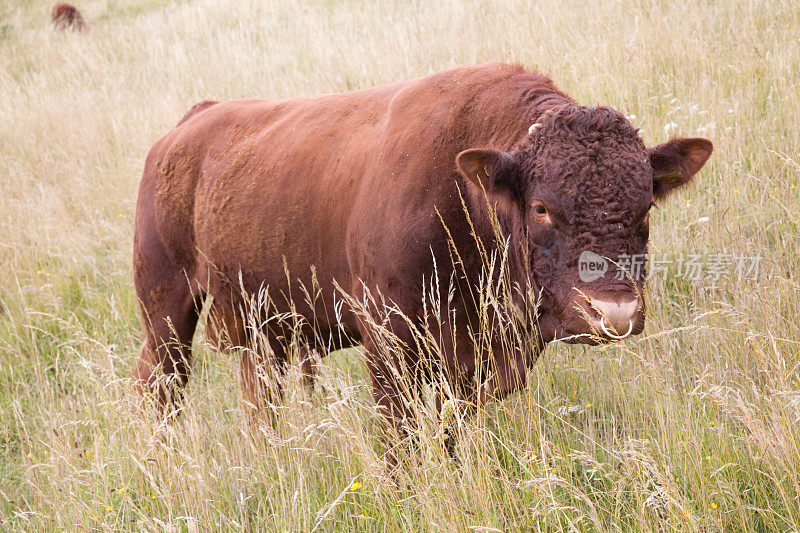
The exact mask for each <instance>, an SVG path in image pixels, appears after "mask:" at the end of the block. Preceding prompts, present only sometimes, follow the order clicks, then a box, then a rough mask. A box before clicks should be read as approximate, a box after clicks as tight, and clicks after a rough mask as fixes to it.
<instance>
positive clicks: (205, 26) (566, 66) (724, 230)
mask: <svg viewBox="0 0 800 533" xmlns="http://www.w3.org/2000/svg"><path fill="white" fill-rule="evenodd" d="M634 4H636V5H634ZM50 5H51V4H50V3H49V2H40V1H25V0H4V1H3V3H2V4H0V529H4V530H9V529H12V530H16V529H31V530H50V529H68V530H75V529H90V528H91V529H101V530H105V529H113V530H118V529H132V530H142V529H144V530H152V531H162V530H166V531H178V530H183V531H196V530H236V531H239V530H242V529H247V530H283V531H314V530H317V531H331V530H364V531H398V530H406V531H420V530H434V531H439V530H444V531H468V530H472V531H496V530H501V531H507V530H508V531H514V530H525V529H526V528H529V529H530V530H535V529H536V528H545V529H551V530H560V529H575V530H581V531H583V530H599V531H628V530H644V531H648V530H658V531H666V530H676V531H684V530H695V531H716V530H726V531H737V530H743V531H745V530H746V531H749V530H773V531H798V530H800V379H799V378H798V365H800V320H798V316H800V283H799V281H798V270H799V269H800V238H799V237H798V218H800V207H798V206H799V205H800V204H798V196H800V187H797V186H796V184H797V183H798V181H800V173H799V172H798V170H799V169H800V167H798V161H800V153H798V152H800V127H798V126H799V124H798V117H800V93H799V92H798V85H797V80H798V79H800V11H798V9H797V6H796V3H794V2H790V1H763V2H744V1H742V2H737V1H732V0H724V1H692V2H686V3H683V4H680V3H676V2H668V1H654V0H644V1H642V2H635V3H634V2H626V1H622V0H610V1H609V0H603V1H600V0H590V1H587V2H575V3H569V2H560V1H555V0H536V1H522V0H502V1H501V0H485V1H477V0H475V1H456V0H441V1H437V2H422V1H408V2H406V1H389V0H377V1H374V2H373V1H358V0H350V1H346V0H341V1H338V0H329V1H308V0H295V1H292V2H281V1H276V0H241V1H236V2H228V1H222V0H197V1H178V2H160V1H154V0H121V1H113V2H112V1H97V0H83V1H81V2H79V7H80V9H81V10H82V12H83V15H84V17H85V18H86V20H87V22H88V24H89V27H90V31H88V32H86V33H84V34H71V33H66V34H57V33H54V32H53V31H52V30H51V29H50V28H49V9H50ZM496 60H502V61H515V62H520V63H523V64H524V65H526V66H528V67H531V68H537V69H540V70H542V71H544V72H546V73H548V74H549V75H551V76H552V77H553V78H554V80H555V81H556V83H557V84H558V85H559V86H560V87H561V88H562V89H564V90H565V91H567V92H568V93H569V94H571V95H573V96H574V97H575V98H576V99H577V100H578V101H580V102H581V103H585V104H596V103H604V104H610V105H613V106H615V107H617V108H618V109H620V110H621V111H622V112H624V113H626V114H628V115H632V116H633V117H635V118H632V122H633V123H634V124H635V125H637V126H638V127H641V128H642V132H643V136H644V138H645V139H646V141H647V142H648V143H651V144H654V143H658V142H663V141H664V140H666V139H668V138H669V136H670V135H673V134H684V135H700V136H707V137H709V138H711V139H712V140H713V141H714V143H715V147H716V151H715V153H714V155H713V157H712V159H711V160H710V162H709V164H708V165H707V166H706V168H705V169H704V170H703V171H702V173H701V174H700V176H699V179H698V182H697V185H696V186H695V187H693V188H692V189H690V190H688V191H685V192H682V193H680V194H677V195H675V196H674V197H673V198H671V199H670V200H669V201H667V202H664V205H662V206H661V208H660V209H659V210H657V211H655V212H654V214H653V219H652V223H651V227H652V228H653V230H652V231H651V235H652V237H651V239H652V245H651V250H652V251H654V252H656V253H660V254H666V255H672V256H678V255H680V254H688V253H690V252H693V251H697V250H699V251H710V252H723V251H725V252H728V253H735V254H745V255H761V257H762V268H761V270H762V272H761V278H760V279H759V281H758V282H749V283H739V282H737V281H736V280H735V279H734V280H722V281H720V282H719V283H717V284H716V287H712V285H713V284H712V283H710V282H701V283H698V284H691V283H688V282H686V281H685V280H682V279H680V278H679V277H677V276H676V275H674V273H673V274H671V275H669V276H667V277H666V278H665V279H663V280H658V281H655V282H654V283H652V284H651V285H650V289H649V295H648V311H649V317H648V323H647V328H646V330H645V334H644V335H643V336H640V337H638V338H636V339H632V340H628V341H626V342H624V343H623V344H620V345H617V346H613V347H608V348H606V349H600V348H582V347H573V348H569V347H567V346H565V345H553V346H551V347H549V348H548V349H547V351H546V352H545V353H544V355H543V356H542V358H541V359H540V361H539V363H538V366H537V368H536V370H535V371H534V372H533V373H532V375H531V378H530V382H529V390H528V391H527V392H525V393H524V394H521V395H518V396H516V397H514V398H511V399H509V400H507V401H505V402H502V403H499V404H494V405H491V406H489V407H488V408H487V410H486V411H485V412H483V413H481V416H479V417H478V419H477V420H475V421H464V422H463V423H462V424H461V426H460V432H461V437H462V438H461V442H462V445H461V457H462V464H461V465H458V464H456V463H454V462H452V461H451V460H449V459H447V458H446V457H445V456H444V455H443V454H442V453H441V450H440V447H439V446H437V445H436V443H437V440H436V438H437V437H436V428H435V427H429V428H427V430H428V433H426V434H425V435H427V437H424V438H422V441H421V442H422V444H421V445H420V449H419V450H418V453H417V455H416V456H415V458H414V460H413V461H411V462H409V464H408V465H407V467H406V468H405V469H404V471H403V473H402V474H401V476H400V480H399V483H398V484H396V485H395V484H393V483H391V482H390V481H389V480H388V479H387V478H386V477H385V475H384V469H383V466H382V464H383V463H382V461H381V455H380V452H381V445H380V440H379V439H378V438H377V435H378V433H379V426H378V425H377V424H376V421H375V410H374V408H373V407H372V403H371V400H370V398H369V392H368V389H367V384H368V382H367V378H366V376H365V371H364V366H363V364H362V363H361V362H360V361H359V353H358V351H357V350H352V351H350V352H348V353H337V354H335V355H334V356H333V357H330V358H328V359H327V360H326V361H325V365H324V368H323V369H322V373H321V374H322V375H321V378H320V384H319V385H320V386H319V387H318V388H317V390H316V392H315V393H314V395H313V396H311V397H308V396H307V395H306V394H305V393H304V392H303V390H302V388H301V387H300V386H299V384H298V383H297V382H296V379H295V378H296V375H293V378H292V379H293V380H294V382H293V384H290V386H289V393H288V398H287V401H286V404H285V408H284V409H283V410H282V411H283V415H282V419H281V422H280V424H279V427H278V430H277V431H274V430H273V429H272V428H271V427H269V426H266V425H261V426H258V425H253V424H248V422H247V418H246V415H245V411H244V410H243V408H242V404H241V401H240V391H239V384H238V379H237V372H238V360H237V358H236V356H235V355H221V354H218V353H215V352H213V351H212V350H210V349H208V348H207V347H205V346H204V345H203V335H202V331H201V332H199V333H198V335H197V338H196V340H197V342H198V343H199V344H200V345H199V347H197V348H196V355H197V360H196V364H195V367H194V368H195V373H194V375H193V378H192V381H191V384H190V387H189V392H188V401H187V406H186V414H185V416H184V418H183V419H182V420H181V421H180V422H179V423H177V424H175V425H173V426H170V427H162V426H160V425H159V424H158V423H156V422H154V421H152V420H150V421H148V420H143V419H141V418H139V417H137V416H136V415H135V414H134V413H135V404H136V398H135V397H134V395H133V394H132V392H131V387H130V381H129V380H128V377H129V375H130V373H131V369H132V364H133V359H134V356H135V354H136V353H137V351H138V348H139V345H140V342H141V329H140V323H139V318H138V313H137V308H136V301H135V295H134V292H133V287H132V282H131V266H130V265H131V242H132V226H133V218H132V214H133V208H134V204H135V199H136V190H137V185H138V181H139V177H140V174H141V170H142V165H143V162H144V158H145V155H146V153H147V151H148V149H149V147H150V146H151V145H152V144H153V143H154V142H155V141H156V139H158V138H159V137H160V136H161V135H162V134H164V133H165V132H166V131H168V130H169V129H170V128H171V127H172V126H173V125H174V124H175V123H176V122H177V120H178V119H179V118H180V117H181V115H182V114H183V113H184V112H185V111H186V110H187V109H188V108H189V107H190V106H191V105H192V104H194V103H195V102H197V101H199V100H202V99H206V98H213V99H220V100H222V99H230V98H238V97H269V98H277V97H284V96H290V95H298V94H308V93H318V92H335V91H346V90H351V89H358V88H364V87H369V86H372V85H375V84H380V83H384V82H389V81H394V80H401V79H406V78H410V77H416V76H420V75H425V74H428V73H432V72H436V71H439V70H442V69H445V68H448V67H452V66H456V65H465V64H473V63H480V62H487V61H496ZM703 217H708V221H707V222H703ZM354 483H356V484H355V485H353V484H354Z"/></svg>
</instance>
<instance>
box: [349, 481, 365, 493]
mask: <svg viewBox="0 0 800 533" xmlns="http://www.w3.org/2000/svg"><path fill="white" fill-rule="evenodd" d="M363 486H364V485H362V484H361V483H353V484H352V485H350V492H355V491H357V490H358V489H360V488H361V487H363Z"/></svg>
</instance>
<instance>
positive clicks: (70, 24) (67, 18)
mask: <svg viewBox="0 0 800 533" xmlns="http://www.w3.org/2000/svg"><path fill="white" fill-rule="evenodd" d="M50 21H51V22H52V24H53V28H55V29H57V30H77V31H81V30H83V29H84V28H85V27H86V23H85V22H84V20H83V16H82V15H81V12H80V11H78V8H76V7H75V6H73V5H71V4H66V3H63V2H59V3H58V4H56V5H54V6H53V9H51V10H50Z"/></svg>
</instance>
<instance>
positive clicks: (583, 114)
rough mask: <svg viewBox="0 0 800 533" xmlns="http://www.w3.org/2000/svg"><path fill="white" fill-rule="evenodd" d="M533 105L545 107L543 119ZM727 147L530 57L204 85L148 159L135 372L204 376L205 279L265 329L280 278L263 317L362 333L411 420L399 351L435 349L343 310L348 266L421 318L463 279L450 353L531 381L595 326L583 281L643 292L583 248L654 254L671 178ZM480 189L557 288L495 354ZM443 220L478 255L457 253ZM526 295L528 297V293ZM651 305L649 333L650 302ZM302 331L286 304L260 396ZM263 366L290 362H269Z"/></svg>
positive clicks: (510, 386) (408, 363)
mask: <svg viewBox="0 0 800 533" xmlns="http://www.w3.org/2000/svg"><path fill="white" fill-rule="evenodd" d="M533 123H540V124H541V126H539V128H538V131H536V132H535V133H533V135H529V134H528V129H529V127H530V126H531V124H533ZM475 149H480V150H475ZM710 150H711V148H710V143H709V142H708V141H705V140H697V139H694V140H693V139H689V140H685V139H683V140H681V139H679V140H676V141H672V142H670V143H666V144H665V145H661V146H659V147H656V148H654V149H653V150H648V149H647V148H646V147H645V146H644V144H643V143H642V141H641V139H640V138H639V136H638V133H637V132H636V130H635V129H634V128H633V127H632V126H631V125H630V123H629V122H628V121H627V120H626V119H625V118H624V117H623V116H622V115H620V114H619V113H617V112H616V111H613V110H611V109H609V108H606V107H582V106H578V105H576V104H575V103H574V102H573V101H572V100H571V99H570V98H569V97H568V96H566V95H565V94H563V93H562V92H560V91H559V90H558V89H557V88H556V87H555V86H554V85H553V83H552V82H551V81H550V79H548V78H547V77H545V76H542V75H541V74H537V73H535V72H527V71H526V70H525V69H523V68H522V67H520V66H517V65H506V64H488V65H479V66H472V67H464V68H456V69H452V70H448V71H444V72H441V73H438V74H433V75H431V76H427V77H424V78H420V79H415V80H410V81H404V82H399V83H392V84H389V85H383V86H380V87H375V88H372V89H367V90H363V91H358V92H353V93H346V94H330V95H320V96H309V97H299V98H292V99H288V100H279V101H270V100H235V101H230V102H223V103H214V102H203V103H201V104H198V105H196V106H195V107H194V108H192V110H191V111H189V112H188V113H187V114H186V116H185V117H184V118H183V119H181V121H180V122H179V123H178V125H177V126H176V127H175V129H173V130H172V131H170V132H169V133H167V134H166V135H165V136H164V137H163V138H162V139H160V140H159V141H158V142H157V143H156V144H155V145H154V146H153V148H152V150H151V151H150V154H149V155H148V157H147V161H146V163H145V169H144V175H143V177H142V182H141V187H140V191H139V200H138V205H137V209H136V229H135V240H134V279H135V284H136V290H137V294H138V296H139V298H140V300H141V307H142V312H143V315H144V317H145V324H146V326H147V327H146V331H147V338H146V341H145V344H144V346H143V348H142V353H141V356H140V360H139V364H138V369H137V373H136V377H137V379H138V380H139V382H140V384H141V385H142V386H143V387H144V388H145V389H146V390H151V391H153V392H156V393H157V394H158V396H159V398H160V399H161V400H162V401H163V402H166V401H167V400H168V399H169V397H170V394H172V393H174V391H175V390H177V389H173V388H168V389H165V388H163V387H160V386H158V385H156V383H155V378H154V370H155V368H156V367H159V366H160V367H162V369H163V371H164V372H165V373H166V374H167V375H169V376H172V377H174V378H175V383H176V384H177V385H183V384H184V383H185V382H186V379H187V378H188V372H189V363H190V345H191V342H192V334H193V332H194V329H195V326H196V323H197V318H198V305H199V302H200V301H201V299H203V298H204V297H205V296H206V295H212V296H213V297H214V304H213V309H212V320H213V322H214V323H215V324H217V325H218V326H219V325H224V326H226V327H227V330H228V334H227V337H228V339H227V342H229V343H231V344H234V345H246V344H248V343H249V344H250V345H251V346H252V345H253V343H254V337H253V334H252V333H253V332H252V331H247V330H246V329H245V327H244V320H243V319H242V317H241V312H240V310H241V309H242V308H243V306H244V305H245V303H246V302H245V299H246V298H247V297H248V295H252V294H254V293H257V292H258V291H259V289H262V288H265V287H268V288H269V293H270V296H271V297H272V298H273V300H272V305H271V307H270V308H269V310H268V311H265V312H264V318H268V317H274V316H276V315H278V314H280V313H288V312H289V311H293V312H295V313H296V314H298V315H300V316H302V317H304V318H305V321H306V325H305V326H303V327H302V328H301V331H302V333H303V335H304V339H303V344H304V345H305V346H306V347H307V348H308V353H311V352H314V351H323V352H324V351H327V350H332V349H337V348H341V347H343V346H348V345H353V344H357V343H363V344H364V346H365V348H366V352H367V363H368V367H369V371H370V374H371V376H372V385H373V393H374V396H375V399H376V401H377V402H378V403H379V404H380V405H381V406H383V407H384V408H385V409H386V411H385V412H386V414H387V416H388V417H389V419H390V420H392V421H393V422H395V423H397V425H398V426H400V425H401V424H402V423H403V420H404V418H405V415H406V414H407V413H406V407H405V406H404V405H403V402H402V401H401V399H400V396H401V394H400V391H399V390H398V389H399V388H400V385H399V384H398V382H397V379H395V378H394V377H392V376H393V370H396V369H404V370H403V371H406V370H407V369H409V368H417V366H418V365H417V363H419V362H420V359H421V355H420V354H419V353H417V352H416V351H414V350H411V349H406V350H402V349H400V350H395V351H392V352H391V353H380V352H379V351H378V345H377V344H376V342H375V335H376V332H375V331H374V330H372V329H371V328H370V327H369V326H368V325H367V324H366V323H365V321H363V320H362V319H360V317H359V316H357V315H356V313H354V312H352V311H351V310H350V309H349V308H348V307H347V306H345V307H344V308H342V310H341V313H340V314H338V315H337V307H336V305H335V304H336V302H341V300H342V298H341V295H337V290H336V287H335V283H338V284H339V285H340V286H341V287H343V288H344V290H345V291H347V292H348V294H349V295H351V296H352V297H354V298H356V299H358V300H362V299H363V298H365V297H366V294H365V293H367V292H369V291H372V292H373V294H375V293H376V292H377V291H380V294H381V295H382V297H383V298H384V300H385V301H386V302H392V303H393V305H395V306H397V308H399V309H400V310H402V311H403V313H404V314H405V315H406V316H408V317H411V318H412V320H413V319H419V318H421V317H422V315H423V308H422V302H423V287H424V286H426V284H427V285H430V281H431V279H432V278H433V277H434V276H438V279H437V280H436V281H438V282H439V287H441V291H443V293H444V294H443V300H444V301H446V300H447V295H446V291H447V288H448V287H449V286H450V283H451V281H452V280H456V283H457V287H456V290H455V292H454V296H453V301H452V303H451V304H450V308H451V309H452V310H453V312H454V317H455V319H454V324H455V326H456V327H455V331H452V330H451V329H450V328H451V325H449V324H443V325H440V326H435V325H434V326H431V327H432V328H433V329H434V334H435V336H436V337H437V338H439V339H442V341H441V342H442V344H443V346H442V350H443V353H444V359H442V360H438V361H434V362H433V364H434V365H435V366H436V367H437V368H439V369H440V370H441V371H442V372H444V374H445V376H447V378H448V379H449V380H450V381H451V383H453V384H454V385H457V386H461V385H463V389H464V390H465V391H468V392H467V393H466V394H468V395H469V396H470V397H472V398H473V399H479V398H478V396H480V397H481V398H488V397H491V396H495V397H496V396H501V395H503V394H505V393H508V392H510V391H513V390H516V389H518V388H519V387H521V386H523V385H524V382H525V375H526V372H527V369H528V368H529V367H530V366H531V365H532V364H533V362H534V361H535V360H536V357H537V355H538V353H539V351H540V350H541V349H542V348H543V346H544V345H545V344H546V343H547V342H550V341H552V340H554V339H556V338H559V337H560V336H562V335H564V334H565V333H566V334H581V333H584V332H585V331H586V329H587V328H586V324H584V323H582V322H581V320H580V317H579V316H577V315H576V313H575V309H574V307H575V305H576V300H575V296H574V288H581V289H582V290H585V291H587V292H591V293H594V294H611V295H614V296H615V297H616V296H618V295H619V294H636V293H637V291H641V280H636V281H635V283H634V282H628V281H625V282H622V281H615V280H610V279H600V280H598V281H596V282H593V283H591V284H582V283H581V282H580V280H578V278H577V273H576V272H575V266H576V263H577V257H578V254H579V253H580V251H581V250H585V249H589V250H594V251H596V252H598V253H601V254H603V255H606V256H608V257H617V255H618V254H621V253H643V252H644V251H645V250H646V244H647V227H646V222H643V218H644V216H645V215H646V213H647V210H648V208H649V205H650V202H651V200H652V198H653V195H654V192H655V194H656V195H661V194H664V193H665V192H668V191H666V189H664V188H662V187H661V185H659V184H660V181H659V180H660V179H662V178H663V177H664V176H668V178H669V180H673V181H670V182H669V183H670V185H669V187H674V186H676V185H680V184H683V183H685V182H688V181H689V180H690V179H691V177H692V175H693V174H694V173H695V172H696V171H697V170H699V167H700V166H702V163H704V162H705V159H706V158H707V157H708V155H709V154H710ZM465 151H466V152H465ZM687 160H688V161H689V163H686V161H687ZM651 163H652V164H651ZM480 171H484V174H481V173H480ZM482 188H485V190H486V192H487V193H488V194H489V198H490V200H494V204H495V205H496V206H497V214H498V218H499V220H500V224H501V226H502V230H503V232H504V233H505V234H506V235H508V236H509V237H510V239H511V245H512V246H511V254H512V258H511V259H512V260H511V266H512V269H513V271H512V275H513V277H514V280H515V281H516V282H517V283H518V285H519V286H521V287H529V288H530V289H531V290H532V291H533V292H534V293H537V294H540V295H541V298H542V304H541V306H540V307H539V308H538V309H537V310H536V313H535V316H534V318H533V320H532V321H531V323H530V324H528V326H529V327H531V328H534V329H535V331H536V337H537V339H538V342H536V343H535V344H536V345H535V346H532V347H531V348H530V350H528V351H526V352H525V353H520V352H519V351H509V350H507V349H505V348H504V347H503V346H501V345H499V344H498V345H496V346H493V347H492V349H491V350H484V351H480V353H478V350H477V348H476V347H475V346H473V341H472V339H471V338H470V336H469V332H468V330H469V329H470V327H473V328H474V327H475V326H476V325H477V310H476V309H475V305H474V302H473V300H472V299H471V298H470V297H469V296H468V295H469V291H470V290H471V288H473V287H475V286H476V285H477V284H478V281H479V278H480V275H481V270H482V267H483V262H482V259H481V257H480V254H479V252H478V248H477V246H476V243H475V239H474V238H473V237H472V236H471V232H472V229H471V226H470V220H471V221H472V223H473V224H474V228H475V232H476V233H477V234H478V236H479V237H480V239H481V240H482V242H483V243H485V244H486V245H487V246H489V247H490V248H492V247H496V242H495V238H494V233H493V231H492V228H491V226H490V223H489V216H488V208H487V202H486V197H485V196H484V193H483V190H482ZM462 197H463V198H464V199H465V202H466V205H467V214H465V212H464V209H463V206H462V200H461V198H462ZM536 202H543V203H545V204H547V205H548V209H549V210H550V211H551V212H552V215H553V216H554V217H556V218H557V224H554V225H552V226H545V225H543V224H541V223H539V222H537V221H539V220H540V219H539V218H536V217H540V216H541V215H537V214H534V213H533V210H532V209H531V205H533V204H535V203H536ZM467 215H468V216H469V219H470V220H468V217H467ZM440 217H441V218H440ZM443 222H444V225H446V227H447V231H449V234H450V235H452V238H453V240H454V245H455V246H456V248H457V249H458V251H459V254H460V257H461V260H462V261H463V271H462V270H461V267H459V270H458V271H457V272H455V273H454V272H453V268H454V267H453V266H452V264H453V263H452V259H451V248H450V245H449V244H448V236H447V235H448V234H447V232H446V230H445V228H444V227H443ZM434 261H435V264H436V267H437V269H436V270H434ZM286 271H288V272H289V273H290V274H291V275H290V277H289V279H288V280H287V275H286ZM313 279H316V282H317V283H318V290H319V292H318V298H317V299H315V300H314V301H313V302H308V301H307V298H306V296H305V293H304V292H303V290H302V286H305V287H308V288H310V287H311V286H312V285H313V284H314V282H313ZM289 281H290V282H291V283H290V282H289ZM288 302H293V303H294V306H292V305H290V304H289V303H288ZM519 304H520V305H525V304H526V302H525V301H524V300H523V299H521V296H520V300H519ZM578 305H582V304H580V303H578ZM638 313H639V316H638V318H637V322H636V332H639V331H641V329H642V327H643V324H644V314H643V313H644V309H643V307H641V308H640V310H639V312H638ZM387 325H388V326H389V328H390V329H391V330H392V331H393V333H394V334H395V335H397V337H398V338H399V340H400V341H401V342H405V344H406V345H407V346H414V340H413V338H412V336H411V332H410V330H409V325H408V324H407V323H406V322H405V321H404V320H401V319H399V318H397V317H391V318H390V319H389V322H388V324H387ZM437 327H438V328H439V331H436V328H437ZM291 330H292V328H290V327H288V326H281V325H280V324H279V323H278V322H276V321H272V322H269V325H268V327H265V328H264V331H263V333H264V334H265V335H266V339H267V342H266V343H261V344H262V346H260V347H257V349H255V350H252V351H247V352H246V355H245V358H244V360H243V363H242V374H243V379H244V384H245V387H244V388H245V392H246V393H247V395H248V399H249V400H250V401H251V402H253V403H254V404H256V405H261V404H263V403H264V402H265V401H266V400H269V399H270V398H271V397H272V396H274V394H276V393H277V394H280V390H279V385H278V386H276V385H275V383H274V379H275V374H274V370H275V369H277V371H278V373H280V372H282V369H283V368H284V366H285V364H286V361H287V359H288V353H287V348H286V347H287V345H288V344H289V341H288V340H287V339H286V338H285V336H286V335H287V334H288V333H290V332H291ZM267 345H268V346H267ZM308 360H309V359H308V357H305V358H304V361H306V362H305V363H304V366H305V367H307V369H309V371H310V368H311V366H312V365H310V364H308V362H307V361H308ZM484 364H489V365H490V366H491V368H492V369H493V377H492V379H491V380H490V383H487V384H486V389H485V390H484V391H482V392H480V393H479V392H478V391H476V390H475V388H474V387H472V388H470V384H471V383H473V382H474V380H475V379H476V375H477V373H479V372H481V365H484ZM264 366H267V367H269V368H271V369H273V370H272V371H270V372H267V373H266V374H265V375H269V377H268V378H266V379H263V380H259V379H257V377H256V374H258V373H259V371H258V369H259V368H262V367H264ZM425 377H426V376H425V375H424V373H422V374H420V373H417V374H414V376H413V379H415V380H416V381H417V383H420V382H422V380H424V379H425ZM270 380H273V381H270ZM276 389H277V390H276ZM171 391H172V392H171ZM470 391H471V392H470ZM487 391H488V392H487ZM476 395H478V396H476Z"/></svg>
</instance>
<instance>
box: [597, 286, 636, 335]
mask: <svg viewBox="0 0 800 533" xmlns="http://www.w3.org/2000/svg"><path fill="white" fill-rule="evenodd" d="M587 303H588V304H589V306H590V307H591V308H592V309H593V310H594V311H595V313H596V314H597V315H598V316H599V318H595V317H594V316H591V315H590V316H588V317H586V319H587V321H588V322H589V325H590V326H592V327H593V328H596V329H598V330H599V331H600V332H602V333H603V335H604V336H606V337H608V338H609V339H612V340H621V339H624V338H626V337H628V336H630V334H631V333H632V332H633V325H634V318H635V316H636V313H637V312H638V311H639V308H640V302H639V299H638V298H634V299H633V300H617V301H613V300H602V299H599V298H594V297H591V296H589V297H588V298H587Z"/></svg>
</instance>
